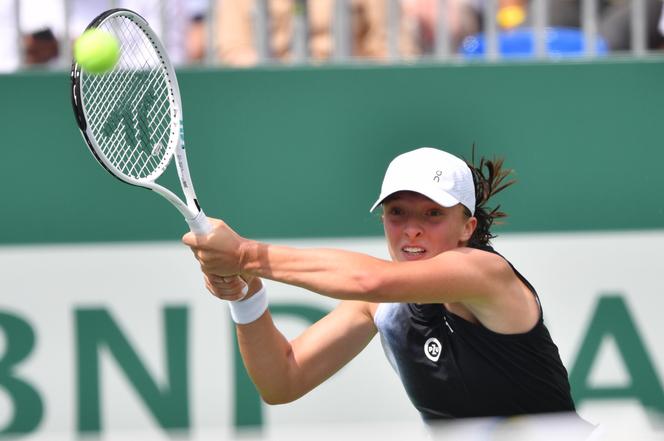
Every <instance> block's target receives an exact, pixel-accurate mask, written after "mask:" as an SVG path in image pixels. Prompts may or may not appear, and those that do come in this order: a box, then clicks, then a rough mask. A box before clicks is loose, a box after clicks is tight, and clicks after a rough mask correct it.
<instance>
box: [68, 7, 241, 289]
mask: <svg viewBox="0 0 664 441" xmlns="http://www.w3.org/2000/svg"><path fill="white" fill-rule="evenodd" d="M90 28H100V29H102V30H104V31H106V32H109V33H110V34H112V35H113V36H115V38H117V40H118V43H119V46H120V57H119V59H118V62H117V64H116V65H115V67H114V68H113V69H112V70H110V71H108V72H105V73H103V74H89V73H87V72H85V71H84V70H82V69H81V67H80V66H79V65H78V63H76V62H75V61H74V63H73V65H72V70H71V81H72V104H73V107H74V113H75V115H76V121H77V123H78V127H79V128H80V130H81V134H82V135H83V138H84V139H85V142H86V143H87V145H88V147H89V148H90V151H91V152H92V154H93V155H94V157H95V158H96V159H97V161H98V162H99V163H100V164H101V165H102V166H103V167H104V168H105V169H106V170H107V171H108V172H109V173H111V174H112V175H113V176H115V177H116V178H118V179H120V180H121V181H123V182H126V183H127V184H131V185H137V186H140V187H144V188H148V189H150V190H154V191H155V192H157V193H159V194H160V195H162V196H163V197H164V198H166V200H168V201H169V202H170V203H171V204H173V205H174V206H175V208H177V209H178V210H180V213H182V215H183V216H184V218H185V220H186V221H187V223H188V224H189V227H190V229H191V231H192V232H194V233H195V234H197V235H204V234H207V233H209V232H210V231H211V230H212V226H211V224H210V222H209V221H208V220H207V217H206V216H205V214H204V213H203V210H201V207H200V205H199V204H198V201H197V199H196V193H195V192H194V186H193V184H192V182H191V178H190V176H189V168H188V166H187V156H186V153H185V148H184V129H183V125H182V103H181V101H180V91H179V88H178V82H177V78H176V76H175V70H174V69H173V66H172V65H171V63H170V61H169V59H168V55H167V54H166V50H165V49H164V47H163V45H162V44H161V42H160V41H159V38H157V35H156V34H155V33H154V31H153V30H152V29H151V28H150V26H149V25H148V23H147V22H146V21H145V19H143V17H141V16H140V15H138V14H136V13H135V12H132V11H130V10H127V9H111V10H109V11H106V12H104V13H102V14H101V15H99V16H98V17H97V18H95V19H94V20H93V21H92V23H90V25H89V26H88V29H90ZM173 156H175V166H176V168H177V172H178V176H179V177H180V183H181V185H182V192H183V193H184V196H185V199H186V202H184V201H182V199H180V198H179V197H178V196H177V195H175V194H174V193H173V192H172V191H170V190H168V189H167V188H165V187H163V186H161V185H159V184H157V183H156V182H155V181H156V180H157V178H159V176H161V175H162V173H164V171H165V170H166V167H167V166H168V165H169V163H170V162H171V159H172V158H173ZM245 293H246V286H245Z"/></svg>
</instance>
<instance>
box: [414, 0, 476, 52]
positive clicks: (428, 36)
mask: <svg viewBox="0 0 664 441" xmlns="http://www.w3.org/2000/svg"><path fill="white" fill-rule="evenodd" d="M479 1H480V0H448V1H446V2H444V4H445V10H444V11H443V16H444V17H445V21H446V23H445V26H444V27H445V29H446V32H447V33H448V36H449V43H450V49H451V50H452V51H453V52H455V51H456V50H457V48H458V47H459V46H460V45H461V42H462V41H463V39H464V38H465V37H467V36H469V35H472V34H475V33H477V32H480V31H481V20H480V15H481V12H480V9H481V4H480V3H479ZM439 5H440V2H439V1H438V0H404V13H405V14H406V15H407V16H408V17H410V19H411V20H413V22H414V23H415V25H416V37H417V38H416V41H417V44H418V47H419V50H420V52H421V53H425V54H431V53H433V52H434V49H435V44H436V31H437V29H438V18H439V17H440V11H439V10H438V7H439Z"/></svg>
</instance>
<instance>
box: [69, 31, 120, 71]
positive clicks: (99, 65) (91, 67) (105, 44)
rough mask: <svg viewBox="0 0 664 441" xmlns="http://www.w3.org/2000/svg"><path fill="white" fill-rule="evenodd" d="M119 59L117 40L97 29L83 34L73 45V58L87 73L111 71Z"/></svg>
mask: <svg viewBox="0 0 664 441" xmlns="http://www.w3.org/2000/svg"><path fill="white" fill-rule="evenodd" d="M119 57H120V45H119V44H118V40H117V39H116V38H115V37H114V36H113V35H111V34H109V33H108V32H106V31H103V30H101V29H98V28H93V29H88V30H87V31H85V32H83V35H81V36H80V37H78V38H77V39H76V42H75V43H74V58H75V59H76V62H77V63H78V64H79V66H81V68H82V69H83V70H85V71H86V72H89V73H93V74H101V73H104V72H107V71H109V70H111V69H113V66H115V63H117V61H118V58H119Z"/></svg>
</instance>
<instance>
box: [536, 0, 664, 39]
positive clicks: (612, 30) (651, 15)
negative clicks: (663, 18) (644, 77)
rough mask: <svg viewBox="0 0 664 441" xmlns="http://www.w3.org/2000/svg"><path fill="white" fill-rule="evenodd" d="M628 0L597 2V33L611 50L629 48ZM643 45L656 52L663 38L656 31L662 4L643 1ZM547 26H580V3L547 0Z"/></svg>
mask: <svg viewBox="0 0 664 441" xmlns="http://www.w3.org/2000/svg"><path fill="white" fill-rule="evenodd" d="M631 3H632V2H631V0H600V1H599V7H598V28H599V29H598V30H599V34H600V35H601V36H602V37H603V38H604V40H605V41H606V42H607V44H608V46H609V49H610V50H612V51H624V50H629V49H630V48H631V24H630V22H631ZM645 5H646V12H645V17H646V44H647V46H646V47H647V48H648V49H660V48H662V44H663V43H664V37H663V36H662V34H661V33H659V32H658V31H657V21H658V18H659V16H660V12H661V8H662V2H661V1H660V0H645ZM548 20H549V23H548V25H549V26H559V27H574V28H580V27H581V2H580V0H550V1H549V10H548Z"/></svg>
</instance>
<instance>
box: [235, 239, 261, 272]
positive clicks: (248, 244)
mask: <svg viewBox="0 0 664 441" xmlns="http://www.w3.org/2000/svg"><path fill="white" fill-rule="evenodd" d="M257 249H258V242H256V241H254V240H249V239H244V240H243V241H242V242H241V243H240V245H239V247H238V253H239V263H240V272H241V273H243V274H246V275H247V276H248V277H251V276H258V274H255V273H254V272H253V271H255V270H256V269H257V268H258V265H256V262H257V261H258V259H257V257H256V256H257V255H258V253H257Z"/></svg>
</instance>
